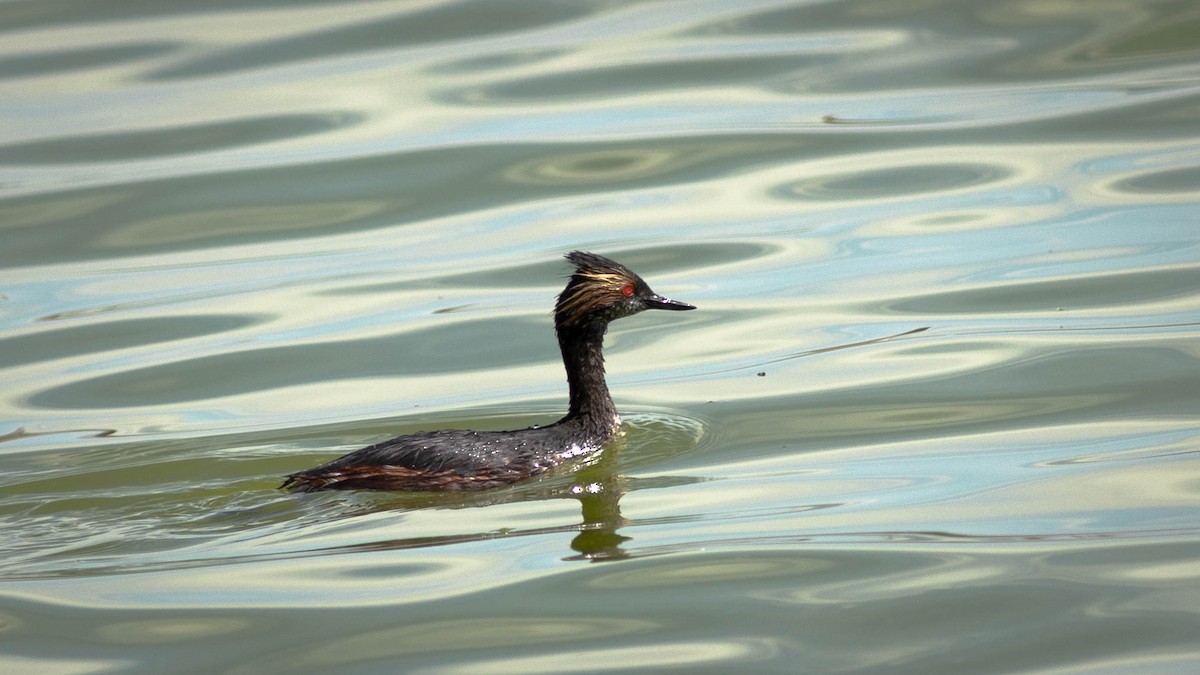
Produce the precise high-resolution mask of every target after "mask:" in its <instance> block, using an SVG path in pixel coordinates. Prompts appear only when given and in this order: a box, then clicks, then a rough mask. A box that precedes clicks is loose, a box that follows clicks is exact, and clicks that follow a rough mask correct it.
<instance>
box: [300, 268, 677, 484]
mask: <svg viewBox="0 0 1200 675" xmlns="http://www.w3.org/2000/svg"><path fill="white" fill-rule="evenodd" d="M566 258H567V260H568V261H570V263H571V264H572V265H574V266H575V273H574V274H572V275H571V279H570V280H569V281H568V282H567V287H566V288H564V289H563V292H562V293H561V294H559V296H558V302H557V304H555V307H554V331H555V333H556V334H557V335H558V348H559V349H560V350H561V351H562V358H563V365H565V366H566V369H567V384H568V386H569V388H570V408H569V409H568V411H567V415H566V417H563V418H562V419H561V420H559V421H557V422H555V423H554V424H550V425H547V426H543V427H537V426H534V427H530V428H528V429H520V430H518V431H465V430H453V429H452V430H445V431H429V432H424V433H417V434H412V435H409V436H399V437H397V438H393V439H391V440H390V441H384V442H382V443H376V444H375V445H371V446H368V447H365V448H362V449H360V450H355V451H354V452H351V453H350V454H348V455H344V456H342V457H339V458H338V459H335V460H333V461H331V462H327V463H325V464H322V465H320V466H318V467H316V468H313V469H309V470H308V471H301V472H298V473H294V474H291V475H290V476H288V477H287V479H286V480H284V482H283V485H281V486H280V487H282V488H290V489H293V490H300V491H304V492H313V491H316V490H326V489H343V490H344V489H367V490H414V491H447V490H478V489H483V488H491V487H498V486H501V485H508V484H510V483H515V482H517V481H520V480H523V479H525V478H529V477H531V476H536V475H538V474H541V473H545V472H546V471H549V470H550V469H552V468H554V467H556V466H558V465H560V464H562V463H564V462H567V461H570V460H572V459H575V458H579V457H584V456H586V455H590V454H592V453H594V452H596V451H598V450H599V449H600V447H601V446H602V445H603V444H604V442H605V441H607V440H608V439H610V438H612V437H613V435H614V434H616V433H617V430H618V429H619V428H620V425H621V417H620V416H619V415H618V414H617V408H616V406H615V405H613V400H612V396H610V395H609V393H608V385H607V384H606V383H605V381H604V354H603V353H602V349H603V346H604V332H605V331H606V330H607V329H608V324H609V322H610V321H613V320H615V319H619V318H621V317H624V316H631V315H633V314H637V313H638V312H641V311H642V310H646V309H671V310H687V309H696V308H695V307H693V306H692V305H689V304H687V303H684V302H679V301H677V300H671V299H669V298H664V297H662V296H661V295H658V294H657V293H655V292H654V291H652V290H650V286H648V285H647V284H646V282H645V281H643V280H642V278H641V277H639V276H638V275H637V274H634V273H633V271H632V270H630V269H629V268H627V267H625V266H624V265H621V264H620V263H617V262H614V261H612V260H609V259H608V258H605V257H604V256H600V255H596V254H595V253H584V252H582V251H573V252H571V253H568V254H567V255H566Z"/></svg>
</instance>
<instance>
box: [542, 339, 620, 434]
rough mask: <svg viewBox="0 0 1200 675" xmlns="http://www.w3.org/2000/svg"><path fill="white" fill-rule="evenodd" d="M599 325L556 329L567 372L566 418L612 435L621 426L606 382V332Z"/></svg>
mask: <svg viewBox="0 0 1200 675" xmlns="http://www.w3.org/2000/svg"><path fill="white" fill-rule="evenodd" d="M606 328H607V326H606V325H605V324H603V323H600V322H588V323H586V324H584V325H583V326H573V327H570V328H566V327H562V326H560V327H559V328H558V329H557V331H556V332H557V333H558V347H559V349H561V350H562V357H563V365H564V366H565V367H566V369H567V384H568V386H569V387H570V391H571V405H570V409H569V410H568V412H567V416H566V417H565V418H563V419H564V421H566V420H573V419H579V420H582V421H583V422H584V424H585V425H586V426H587V427H588V429H589V430H590V431H594V432H596V433H602V434H605V435H607V434H610V433H612V432H613V431H615V430H616V428H617V426H618V425H620V423H621V418H620V417H619V416H618V415H617V407H616V405H614V404H613V400H612V396H611V395H609V393H608V384H607V383H606V382H605V381H604V331H605V329H606Z"/></svg>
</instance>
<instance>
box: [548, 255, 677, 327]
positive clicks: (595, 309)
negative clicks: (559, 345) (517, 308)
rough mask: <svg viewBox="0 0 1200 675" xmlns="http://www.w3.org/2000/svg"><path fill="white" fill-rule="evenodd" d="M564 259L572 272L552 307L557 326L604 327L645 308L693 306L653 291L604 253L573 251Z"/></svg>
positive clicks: (630, 271)
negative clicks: (573, 267)
mask: <svg viewBox="0 0 1200 675" xmlns="http://www.w3.org/2000/svg"><path fill="white" fill-rule="evenodd" d="M566 258H567V260H568V261H569V262H570V263H571V264H572V265H574V266H575V273H574V274H572V275H571V280H570V281H568V282H567V287H566V288H564V289H563V292H562V293H560V294H559V296H558V304H557V305H555V307H554V325H555V327H556V328H560V329H563V328H568V329H569V328H581V327H585V326H587V325H589V324H596V325H600V326H603V325H606V324H608V322H609V321H613V320H614V319H619V318H621V317H623V316H630V315H631V314H637V313H638V312H640V311H642V310H645V309H672V310H686V309H696V308H695V307H694V306H692V305H689V304H687V303H686V302H679V301H678V300H671V299H670V298H664V297H663V296H661V295H659V294H657V293H655V292H654V291H653V290H651V288H650V286H649V285H648V284H647V283H646V282H645V281H642V278H641V277H639V276H638V275H636V274H634V273H633V271H632V270H630V269H629V268H628V267H625V266H624V265H622V264H620V263H618V262H616V261H613V260H609V259H608V258H605V257H604V256H601V255H596V254H595V253H585V252H583V251H572V252H570V253H568V254H567V255H566Z"/></svg>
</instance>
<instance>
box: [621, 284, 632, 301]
mask: <svg viewBox="0 0 1200 675" xmlns="http://www.w3.org/2000/svg"><path fill="white" fill-rule="evenodd" d="M621 295H623V296H625V297H627V298H628V297H629V296H631V295H633V284H625V285H624V286H622V287H621Z"/></svg>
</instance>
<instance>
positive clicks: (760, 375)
mask: <svg viewBox="0 0 1200 675" xmlns="http://www.w3.org/2000/svg"><path fill="white" fill-rule="evenodd" d="M758 376H759V377H766V376H767V373H766V371H762V370H760V371H758Z"/></svg>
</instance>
